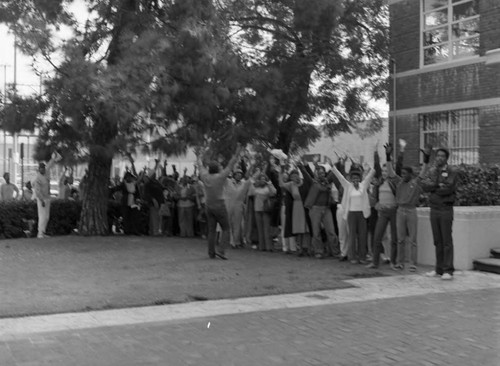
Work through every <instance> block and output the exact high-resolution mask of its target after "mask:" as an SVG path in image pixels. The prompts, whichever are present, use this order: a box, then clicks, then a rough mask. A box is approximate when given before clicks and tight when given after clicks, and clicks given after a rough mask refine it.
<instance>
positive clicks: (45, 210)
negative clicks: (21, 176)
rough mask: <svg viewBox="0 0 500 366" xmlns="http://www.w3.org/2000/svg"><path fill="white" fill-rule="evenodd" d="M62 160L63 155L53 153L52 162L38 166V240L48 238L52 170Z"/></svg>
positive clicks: (36, 186) (35, 187) (35, 188)
mask: <svg viewBox="0 0 500 366" xmlns="http://www.w3.org/2000/svg"><path fill="white" fill-rule="evenodd" d="M59 160H61V155H59V154H58V153H57V152H54V153H52V156H51V159H50V161H49V162H48V163H47V164H45V163H40V164H39V165H38V174H37V176H36V179H35V185H34V191H35V194H36V202H37V208H38V235H37V238H38V239H43V238H45V237H47V234H46V233H45V230H46V229H47V224H48V223H49V219H50V169H52V167H53V166H54V165H55V163H56V162H58V161H59Z"/></svg>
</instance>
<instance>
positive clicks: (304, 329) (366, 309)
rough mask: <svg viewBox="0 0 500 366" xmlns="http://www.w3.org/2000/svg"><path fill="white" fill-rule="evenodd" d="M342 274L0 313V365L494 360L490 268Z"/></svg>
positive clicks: (499, 296)
mask: <svg viewBox="0 0 500 366" xmlns="http://www.w3.org/2000/svg"><path fill="white" fill-rule="evenodd" d="M348 282H350V283H351V284H353V285H355V286H357V287H356V288H350V289H341V290H336V291H316V292H312V293H301V294H291V295H281V296H268V297H261V298H248V299H238V300H220V301H209V302H200V303H196V304H193V303H190V304H182V305H170V306H161V307H151V308H137V309H123V310H113V311H104V312H93V313H82V314H66V315H65V314H60V315H54V316H46V317H32V318H20V319H0V365H2V366H35V365H36V366H39V365H54V366H70V365H71V366H73V365H75V366H80V365H82V366H83V365H89V366H99V365H113V366H115V365H116V366H119V365H120V366H126V365H131V366H132V365H134V366H135V365H173V366H177V365H203V366H211V365H214V366H215V365H217V366H221V365H238V366H239V365H243V366H245V365H349V366H352V365H423V366H432V365H464V366H476V365H481V366H489V365H491V366H496V365H498V364H500V277H499V276H497V275H488V274H482V273H477V272H465V273H463V274H461V275H457V276H456V278H455V280H454V281H452V282H444V281H441V280H440V279H435V278H425V277H423V276H400V277H383V278H373V279H359V280H352V281H348ZM62 329H66V330H62Z"/></svg>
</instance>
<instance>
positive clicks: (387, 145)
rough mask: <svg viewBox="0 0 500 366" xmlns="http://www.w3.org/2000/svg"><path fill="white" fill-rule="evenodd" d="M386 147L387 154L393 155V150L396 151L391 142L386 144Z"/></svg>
mask: <svg viewBox="0 0 500 366" xmlns="http://www.w3.org/2000/svg"><path fill="white" fill-rule="evenodd" d="M384 149H385V155H387V156H389V155H391V154H392V152H393V151H394V147H393V146H392V144H391V143H390V142H388V143H387V144H385V145H384Z"/></svg>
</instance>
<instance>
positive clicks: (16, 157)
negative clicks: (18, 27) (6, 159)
mask: <svg viewBox="0 0 500 366" xmlns="http://www.w3.org/2000/svg"><path fill="white" fill-rule="evenodd" d="M13 89H14V90H13V92H14V100H15V99H16V97H17V36H16V33H15V32H14V88H13ZM14 118H16V119H17V114H16V113H14ZM15 122H17V121H15ZM17 145H18V136H17V133H16V132H14V134H13V135H12V158H13V160H14V164H12V165H13V168H14V169H13V172H12V175H11V176H12V177H13V181H14V184H16V185H17V183H18V182H17V166H18V165H19V151H18V150H19V149H18V146H17ZM21 188H22V187H21Z"/></svg>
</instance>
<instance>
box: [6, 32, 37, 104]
mask: <svg viewBox="0 0 500 366" xmlns="http://www.w3.org/2000/svg"><path fill="white" fill-rule="evenodd" d="M0 50H1V52H0V65H1V68H0V80H1V90H2V94H3V91H4V85H5V82H6V83H7V84H10V83H13V82H14V36H13V35H12V34H9V33H8V29H7V27H6V26H5V25H3V24H0ZM31 62H32V60H31V58H30V57H27V56H24V55H22V54H21V53H20V52H19V51H18V52H17V62H16V65H17V68H16V69H17V70H16V71H17V72H16V74H17V83H18V84H21V85H19V91H20V93H22V94H32V93H38V92H39V90H40V78H39V77H38V76H37V75H36V74H35V73H34V72H33V69H32V67H31ZM4 65H8V66H7V67H6V68H5V67H4ZM5 73H6V74H7V75H6V77H5Z"/></svg>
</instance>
